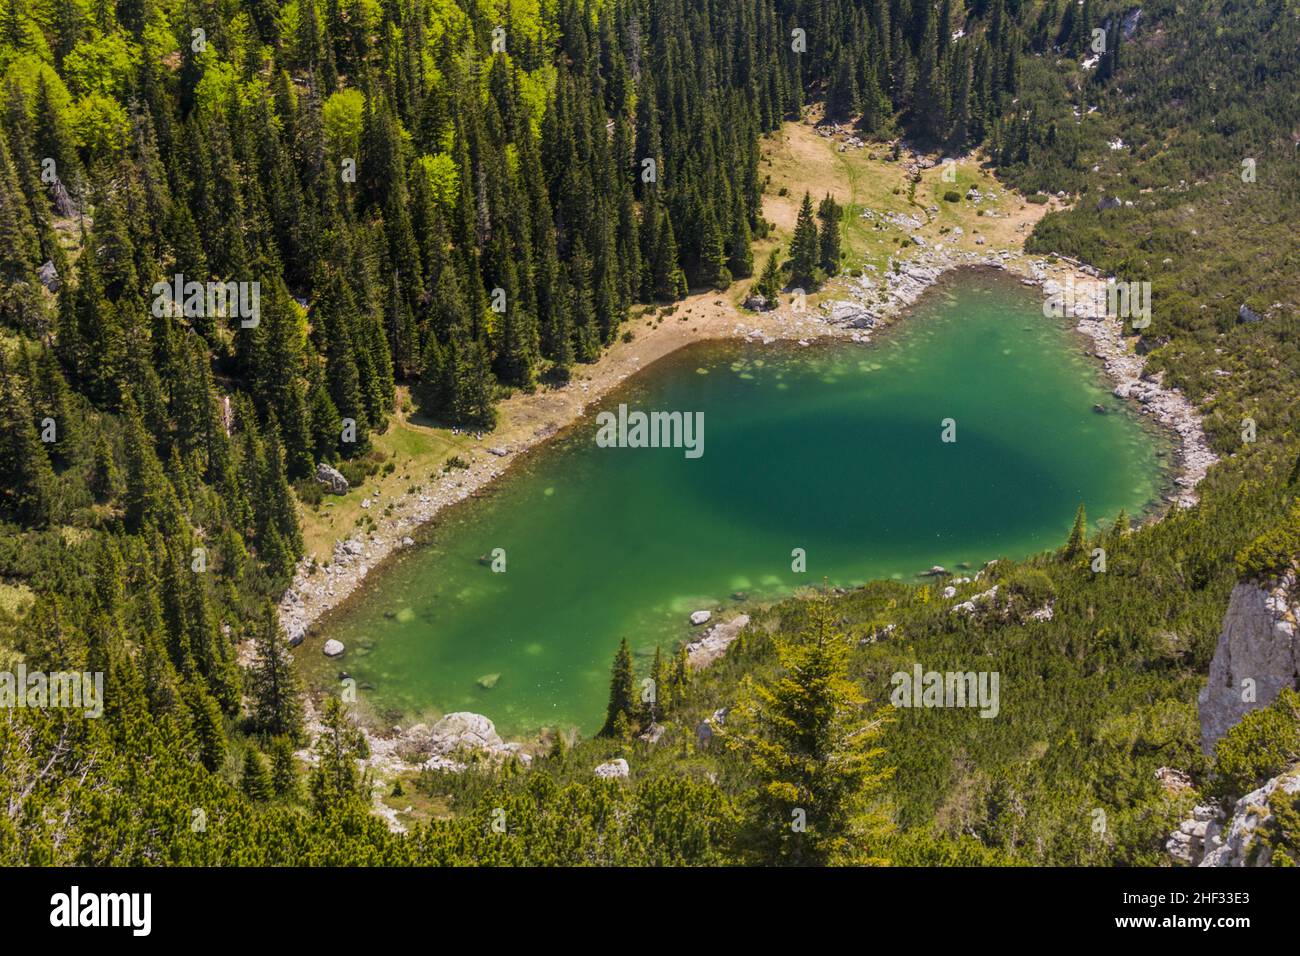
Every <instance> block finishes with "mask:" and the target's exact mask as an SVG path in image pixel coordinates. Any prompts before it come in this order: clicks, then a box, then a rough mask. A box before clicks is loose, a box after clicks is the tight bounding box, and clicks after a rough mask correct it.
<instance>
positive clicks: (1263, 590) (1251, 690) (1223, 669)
mask: <svg viewBox="0 0 1300 956" xmlns="http://www.w3.org/2000/svg"><path fill="white" fill-rule="evenodd" d="M1296 598H1297V590H1296V576H1295V574H1294V572H1291V573H1288V574H1287V575H1286V576H1285V577H1284V578H1283V579H1282V580H1281V581H1280V582H1279V583H1278V584H1276V585H1275V586H1272V587H1267V586H1263V585H1260V584H1256V583H1251V582H1243V583H1241V584H1238V585H1237V586H1236V587H1235V588H1233V589H1232V597H1231V598H1230V599H1229V601H1228V610H1227V613H1226V614H1224V616H1223V632H1222V633H1221V634H1220V635H1219V644H1218V647H1216V648H1215V651H1214V658H1213V660H1211V661H1210V679H1209V682H1208V683H1207V684H1206V685H1205V687H1204V688H1202V689H1201V692H1200V693H1199V694H1198V695H1197V697H1196V705H1197V711H1198V712H1199V715H1200V721H1201V750H1202V751H1204V752H1205V753H1206V754H1209V753H1212V752H1213V751H1214V748H1215V745H1217V744H1218V742H1219V740H1220V739H1221V738H1222V737H1223V735H1224V734H1226V733H1227V732H1228V731H1229V730H1230V729H1231V728H1232V727H1233V726H1234V725H1235V724H1236V723H1237V722H1238V721H1239V720H1241V718H1242V717H1243V716H1244V715H1245V714H1246V713H1247V712H1249V711H1252V710H1255V709H1256V708H1259V707H1267V706H1268V705H1269V704H1271V703H1272V702H1273V699H1274V698H1275V697H1277V695H1278V693H1279V692H1280V691H1281V690H1282V688H1284V687H1296V686H1298V683H1300V638H1298V637H1297V635H1296V618H1297V612H1300V606H1298V605H1297V600H1296Z"/></svg>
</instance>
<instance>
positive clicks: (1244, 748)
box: [1210, 687, 1300, 801]
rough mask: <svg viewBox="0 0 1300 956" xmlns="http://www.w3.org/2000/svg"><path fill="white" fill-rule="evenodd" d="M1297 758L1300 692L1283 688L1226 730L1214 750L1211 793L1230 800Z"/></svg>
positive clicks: (1299, 736) (1298, 749)
mask: <svg viewBox="0 0 1300 956" xmlns="http://www.w3.org/2000/svg"><path fill="white" fill-rule="evenodd" d="M1298 760H1300V693H1296V692H1295V691H1294V690H1292V689H1291V688H1289V687H1287V688H1283V690H1282V692H1281V693H1280V694H1278V695H1277V699H1276V700H1275V701H1273V703H1271V704H1269V706H1267V707H1262V708H1260V709H1259V710H1254V711H1251V712H1250V713H1248V714H1247V715H1246V716H1245V717H1243V718H1241V722H1240V723H1239V724H1237V726H1235V727H1233V728H1232V729H1231V730H1229V731H1228V732H1227V733H1226V734H1225V735H1224V737H1223V739H1222V740H1220V741H1219V745H1218V747H1217V748H1215V751H1214V779H1213V781H1212V782H1211V785H1210V793H1211V794H1212V795H1214V796H1215V797H1218V798H1219V799H1220V800H1224V801H1230V800H1235V799H1237V798H1239V797H1241V796H1242V795H1243V794H1246V793H1249V792H1250V791H1251V790H1254V789H1255V788H1256V787H1258V786H1259V785H1260V784H1261V783H1263V782H1264V781H1265V780H1267V779H1269V778H1270V777H1276V776H1277V775H1278V774H1280V773H1282V772H1283V771H1285V770H1287V769H1288V768H1289V767H1290V766H1291V765H1292V764H1294V763H1295V762H1296V761H1298Z"/></svg>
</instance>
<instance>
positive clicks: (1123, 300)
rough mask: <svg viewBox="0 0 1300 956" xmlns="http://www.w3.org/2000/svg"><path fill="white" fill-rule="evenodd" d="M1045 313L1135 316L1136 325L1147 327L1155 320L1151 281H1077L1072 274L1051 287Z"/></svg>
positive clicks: (1118, 317) (1094, 317) (1137, 327)
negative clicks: (1152, 319) (1152, 318)
mask: <svg viewBox="0 0 1300 956" xmlns="http://www.w3.org/2000/svg"><path fill="white" fill-rule="evenodd" d="M1043 315H1045V316H1047V317H1048V318H1055V319H1060V318H1064V317H1066V316H1075V317H1077V318H1081V319H1100V318H1103V317H1104V316H1110V317H1111V318H1116V319H1132V320H1133V328H1135V329H1145V328H1146V327H1147V326H1149V325H1150V324H1151V283H1150V282H1119V281H1117V280H1115V279H1107V280H1106V281H1105V282H1102V281H1101V280H1100V279H1096V280H1081V281H1077V282H1076V281H1075V278H1074V276H1072V275H1068V276H1066V277H1065V282H1064V283H1061V284H1059V285H1057V284H1053V286H1052V287H1051V288H1049V289H1048V295H1047V298H1046V299H1045V300H1044V302H1043Z"/></svg>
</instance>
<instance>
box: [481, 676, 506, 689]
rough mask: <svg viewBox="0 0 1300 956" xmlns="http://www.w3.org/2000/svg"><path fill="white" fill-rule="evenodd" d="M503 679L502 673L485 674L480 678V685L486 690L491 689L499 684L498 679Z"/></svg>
mask: <svg viewBox="0 0 1300 956" xmlns="http://www.w3.org/2000/svg"><path fill="white" fill-rule="evenodd" d="M499 680H501V675H500V674H484V675H483V676H482V677H480V678H479V679H478V686H479V687H482V688H483V689H484V690H491V689H492V688H493V687H496V686H497V681H499Z"/></svg>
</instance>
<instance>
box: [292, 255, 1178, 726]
mask: <svg viewBox="0 0 1300 956" xmlns="http://www.w3.org/2000/svg"><path fill="white" fill-rule="evenodd" d="M1040 303H1041V300H1040V298H1039V297H1038V294H1037V293H1036V292H1035V291H1034V290H1031V289H1026V288H1024V287H1022V286H1021V285H1019V284H1018V283H1017V282H1015V281H1014V280H1011V279H1009V278H1007V277H1005V276H1002V275H1000V274H996V273H991V272H986V271H980V272H963V273H960V274H958V275H956V276H954V277H952V278H950V279H949V280H947V281H946V282H945V283H943V284H941V285H940V286H939V287H936V288H935V289H934V290H932V291H931V292H930V293H928V294H927V295H926V296H925V298H923V299H922V301H921V302H920V303H918V306H917V308H916V310H915V312H914V315H913V316H911V317H910V318H908V319H907V320H905V321H904V322H902V323H900V324H899V325H898V326H896V327H895V329H894V330H893V331H892V332H891V333H889V334H888V335H887V336H886V337H883V338H882V339H881V340H880V341H878V342H876V343H873V344H872V345H870V346H862V345H854V344H836V345H814V346H808V347H799V346H797V345H790V346H762V345H753V344H742V343H725V344H723V343H709V344H701V345H698V346H694V347H691V348H687V349H684V350H682V351H680V352H678V353H676V354H674V355H672V356H670V357H669V358H667V359H665V360H664V361H662V362H660V363H657V364H656V365H655V366H654V367H653V368H652V369H651V370H649V371H648V372H645V373H642V374H641V375H640V376H639V377H638V378H637V379H636V380H635V381H632V382H629V383H627V384H626V385H625V386H623V387H622V388H621V389H620V390H619V391H618V392H617V393H616V394H614V395H612V396H610V397H609V398H608V399H607V400H606V401H605V402H603V403H602V404H601V406H599V407H600V408H616V407H617V405H618V404H619V402H624V403H627V404H628V405H629V407H631V408H633V409H643V410H646V411H650V410H667V411H702V412H703V413H704V454H703V456H702V457H700V458H699V459H697V460H688V459H687V458H686V457H685V456H684V455H683V452H682V450H680V449H649V448H646V449H633V448H600V447H597V446H596V443H595V440H594V439H595V434H596V427H597V423H596V417H595V412H596V411H597V410H599V409H593V410H592V411H591V412H590V413H589V414H588V415H587V416H586V417H585V418H584V419H583V420H582V421H581V422H579V423H578V424H577V425H576V426H575V427H574V428H572V429H571V430H569V431H567V432H566V433H564V434H563V435H562V436H561V437H559V438H558V439H557V440H555V441H553V442H551V443H550V444H549V445H547V446H546V447H545V448H543V449H540V450H539V451H537V452H535V453H533V454H532V455H530V456H528V457H527V458H526V459H525V460H524V461H522V462H520V463H519V464H518V465H516V467H515V468H514V469H512V471H511V473H510V475H509V476H508V477H507V478H506V479H505V480H504V481H502V482H501V483H500V484H499V485H497V486H496V487H495V489H494V490H493V492H492V493H491V495H490V497H488V498H484V499H479V500H476V501H472V502H470V503H467V504H463V505H460V506H458V507H456V508H454V509H452V510H451V511H449V512H444V513H443V515H442V516H440V517H439V519H438V520H437V521H436V522H435V524H434V525H433V526H432V527H431V528H430V529H429V530H428V531H427V532H426V534H425V538H424V541H423V542H422V546H421V547H419V548H416V549H412V550H411V551H409V552H407V553H406V554H404V555H403V556H402V557H400V558H399V559H397V560H395V561H393V562H391V563H390V564H389V565H388V566H387V567H386V568H385V569H383V571H382V572H381V573H378V574H376V575H374V576H373V580H371V581H369V582H368V583H367V586H366V590H365V591H364V593H363V594H362V596H361V597H360V598H359V599H358V600H356V601H355V602H354V603H353V604H352V605H351V606H349V607H348V608H347V609H346V610H344V611H342V612H340V613H339V614H336V615H335V616H334V617H333V618H332V619H331V620H330V621H329V622H328V623H327V626H326V627H325V631H326V634H327V635H328V636H329V637H337V638H339V639H341V640H342V641H343V642H344V643H345V644H346V645H347V648H348V651H347V654H346V656H345V657H344V658H343V659H342V661H341V662H328V661H325V660H324V659H323V658H322V657H321V655H320V653H319V650H317V649H318V648H319V646H320V644H319V642H312V643H311V644H310V645H309V646H310V647H311V648H312V649H313V651H314V653H313V652H308V653H307V654H306V655H304V656H305V659H306V663H307V666H308V667H309V669H310V670H311V672H312V674H313V676H314V677H315V678H316V679H317V680H318V681H322V682H323V681H326V680H331V681H332V680H333V679H334V677H335V676H336V675H335V672H336V671H338V670H339V669H340V668H343V669H346V670H347V671H348V672H349V673H350V674H351V675H352V676H353V677H354V678H356V679H357V681H358V682H359V683H360V684H361V697H362V700H363V703H365V704H367V705H369V706H370V707H371V708H372V709H373V710H374V711H375V712H377V713H380V714H382V715H384V716H385V718H386V719H390V720H392V719H403V720H411V719H414V718H416V717H428V716H431V715H434V714H437V713H439V712H449V711H452V710H473V711H477V712H479V713H483V714H486V715H488V716H489V717H491V718H492V719H493V720H494V721H496V723H497V726H498V728H499V729H500V730H501V731H502V732H504V733H512V734H523V733H527V732H530V731H533V730H536V729H538V728H539V727H542V726H575V725H576V726H577V727H579V728H580V729H581V730H582V731H583V732H584V733H591V732H594V731H595V730H596V729H597V728H598V727H599V724H600V721H601V718H602V716H603V711H604V704H605V698H606V694H607V689H608V674H609V665H610V661H611V659H612V657H613V653H614V650H615V648H616V647H617V645H618V641H619V638H620V637H623V636H626V637H627V638H628V640H629V643H630V644H631V645H632V646H633V648H634V649H636V651H637V652H638V655H639V658H640V660H639V666H641V667H644V666H645V663H646V660H645V657H646V656H647V655H649V654H651V653H653V648H654V646H655V644H656V642H660V643H663V644H664V645H665V647H666V648H667V649H671V648H672V647H673V646H674V645H675V642H676V641H678V640H680V639H681V638H683V637H686V636H687V634H688V633H689V632H691V630H692V629H691V628H690V626H689V623H688V622H687V617H688V615H689V613H690V612H691V611H693V610H696V609H698V608H714V609H716V608H718V607H723V608H724V609H725V608H726V607H727V606H728V605H733V603H734V602H733V598H732V595H733V594H734V593H736V592H743V593H744V594H745V595H747V596H748V597H749V598H750V599H765V598H775V597H779V596H781V595H784V594H788V593H789V592H790V591H791V590H793V589H794V588H797V587H800V586H803V585H808V584H818V583H820V582H821V581H822V580H823V579H826V580H828V581H829V582H830V583H832V584H837V585H853V584H858V583H861V582H864V581H866V580H869V579H872V578H883V577H894V578H900V579H904V580H914V579H915V575H916V574H917V572H919V571H922V570H924V569H926V568H928V567H930V566H931V565H933V564H942V565H945V566H946V567H948V568H949V569H954V568H956V567H957V566H958V565H959V564H960V563H962V562H968V563H970V564H971V565H973V566H974V567H979V565H980V563H982V562H983V561H985V560H988V559H990V558H995V557H1023V556H1026V555H1028V554H1031V553H1034V552H1036V551H1040V550H1043V549H1047V548H1054V547H1057V546H1059V545H1060V544H1061V543H1063V541H1064V539H1065V537H1066V534H1067V532H1068V530H1069V526H1070V523H1071V521H1072V519H1073V516H1074V511H1075V508H1076V507H1077V505H1078V504H1079V502H1080V501H1085V502H1086V503H1087V507H1088V512H1089V515H1091V516H1092V517H1093V518H1094V519H1096V518H1099V517H1105V518H1110V517H1113V516H1114V514H1115V513H1116V512H1117V511H1118V510H1119V509H1120V508H1126V509H1128V510H1129V512H1130V513H1131V514H1135V513H1138V512H1141V511H1142V510H1143V509H1144V508H1147V507H1149V506H1150V505H1152V503H1153V502H1154V501H1155V500H1156V499H1158V497H1159V495H1160V493H1161V491H1162V483H1163V481H1164V473H1163V469H1162V467H1161V463H1160V460H1159V458H1158V456H1157V449H1159V448H1163V447H1164V445H1163V440H1162V439H1160V438H1159V437H1157V436H1154V435H1153V434H1152V433H1151V432H1150V430H1149V429H1148V428H1147V427H1145V426H1144V424H1143V423H1140V422H1139V421H1138V420H1137V418H1136V416H1134V415H1132V414H1131V413H1130V412H1129V411H1128V410H1127V409H1126V408H1125V407H1124V406H1123V405H1122V404H1121V403H1120V402H1118V400H1116V399H1114V398H1112V397H1111V395H1110V394H1109V390H1108V387H1107V385H1106V382H1105V380H1104V377H1103V376H1102V373H1101V371H1100V369H1098V368H1097V367H1096V366H1095V363H1093V362H1091V361H1090V360H1088V359H1087V358H1086V357H1085V356H1084V355H1083V352H1082V347H1081V344H1080V342H1079V340H1077V339H1076V338H1075V337H1073V336H1072V334H1071V333H1070V332H1069V331H1068V329H1067V327H1066V326H1065V325H1064V324H1058V323H1055V322H1053V321H1052V320H1048V319H1045V318H1043V316H1042V313H1041V311H1040ZM1094 403H1101V404H1102V405H1103V406H1104V407H1105V408H1106V409H1107V410H1108V412H1109V414H1105V415H1101V414H1097V413H1096V412H1094V410H1093V405H1094ZM945 418H952V419H955V421H956V437H957V440H956V442H954V443H944V442H942V441H941V440H940V437H941V421H942V420H943V419H945ZM444 480H446V479H444ZM495 548H502V549H504V550H505V553H506V571H505V573H494V572H492V571H491V570H490V569H489V568H488V567H486V566H484V565H482V564H480V563H479V560H478V559H479V557H480V556H481V555H484V554H486V553H489V552H491V551H492V550H493V549H495ZM794 548H803V549H804V550H805V551H806V554H807V572H806V573H804V574H796V573H793V572H792V571H791V560H792V559H791V551H792V549H794ZM488 674H499V675H500V679H499V681H498V682H497V684H496V686H495V687H493V688H492V689H490V690H486V689H483V688H481V687H479V686H478V683H477V682H478V679H479V678H480V677H482V676H484V675H488ZM367 685H372V686H369V687H368V686H367Z"/></svg>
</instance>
